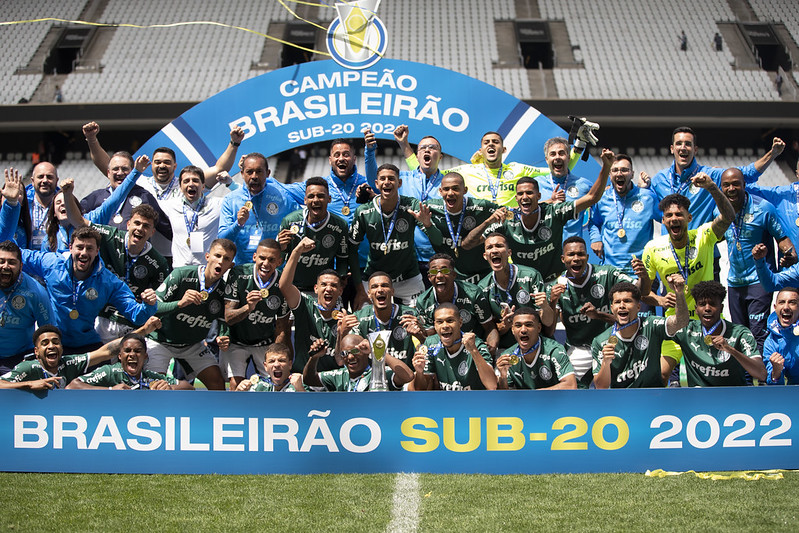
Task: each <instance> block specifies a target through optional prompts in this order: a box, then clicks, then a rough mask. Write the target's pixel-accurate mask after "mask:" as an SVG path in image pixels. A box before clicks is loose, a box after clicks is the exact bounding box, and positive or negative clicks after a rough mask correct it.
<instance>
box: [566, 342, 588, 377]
mask: <svg viewBox="0 0 799 533" xmlns="http://www.w3.org/2000/svg"><path fill="white" fill-rule="evenodd" d="M566 355H568V356H569V360H570V361H571V362H572V366H573V367H574V377H576V378H577V381H579V380H580V378H582V377H583V376H584V375H585V373H586V372H592V370H591V369H592V368H593V365H594V358H593V357H591V348H589V347H587V346H569V347H568V348H567V349H566Z"/></svg>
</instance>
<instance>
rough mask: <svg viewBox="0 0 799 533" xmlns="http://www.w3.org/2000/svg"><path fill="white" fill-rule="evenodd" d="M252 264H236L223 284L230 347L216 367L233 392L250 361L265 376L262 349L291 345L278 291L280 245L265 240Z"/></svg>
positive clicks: (285, 309) (283, 301) (283, 302)
mask: <svg viewBox="0 0 799 533" xmlns="http://www.w3.org/2000/svg"><path fill="white" fill-rule="evenodd" d="M252 261H253V262H252V263H247V264H244V265H236V266H235V267H233V268H232V269H231V271H230V274H229V275H228V279H227V284H226V285H225V324H227V328H225V327H223V335H224V334H225V333H226V331H227V330H228V329H229V331H230V333H229V336H230V347H229V348H228V349H227V350H225V351H223V352H221V353H220V354H219V366H220V367H221V368H222V371H223V372H224V373H226V376H227V378H228V379H229V380H230V390H236V387H237V386H238V384H239V383H240V382H241V381H242V380H243V379H244V377H245V376H246V372H247V363H248V362H249V361H250V360H252V363H253V365H254V366H255V369H256V371H257V373H258V374H261V375H264V376H265V375H266V373H265V372H266V369H265V368H264V360H263V350H264V346H267V345H271V344H273V343H275V342H277V343H279V344H281V345H289V344H290V343H291V325H290V324H289V307H288V304H287V303H286V299H285V298H284V297H283V294H282V293H281V291H280V289H279V288H278V277H279V276H280V273H279V272H278V271H277V267H278V266H280V263H282V258H281V251H280V244H278V242H277V241H276V240H274V239H264V240H263V241H261V242H260V243H258V248H257V249H256V250H255V253H254V254H253V256H252Z"/></svg>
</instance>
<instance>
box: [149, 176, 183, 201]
mask: <svg viewBox="0 0 799 533" xmlns="http://www.w3.org/2000/svg"><path fill="white" fill-rule="evenodd" d="M150 183H151V184H152V186H153V190H154V191H155V197H156V198H158V199H159V200H163V199H164V198H166V197H167V196H169V193H171V192H172V189H174V188H175V185H177V184H178V177H177V176H172V181H170V182H169V185H167V187H166V189H164V190H163V192H158V191H159V190H161V188H160V187H159V186H158V182H157V181H155V176H150Z"/></svg>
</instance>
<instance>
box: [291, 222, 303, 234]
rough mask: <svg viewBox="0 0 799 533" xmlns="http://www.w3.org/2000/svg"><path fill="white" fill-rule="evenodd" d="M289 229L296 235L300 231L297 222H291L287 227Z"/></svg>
mask: <svg viewBox="0 0 799 533" xmlns="http://www.w3.org/2000/svg"><path fill="white" fill-rule="evenodd" d="M289 231H290V232H292V233H293V234H294V235H298V234H299V233H300V226H298V225H297V224H292V225H291V227H290V228H289Z"/></svg>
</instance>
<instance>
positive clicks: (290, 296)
mask: <svg viewBox="0 0 799 533" xmlns="http://www.w3.org/2000/svg"><path fill="white" fill-rule="evenodd" d="M315 247H316V243H315V242H314V240H313V239H311V238H310V237H303V238H302V240H301V241H300V243H299V244H298V245H297V247H296V248H294V249H293V250H292V251H291V255H289V258H288V261H286V266H285V267H284V268H283V273H282V274H281V275H280V282H279V287H280V292H282V293H283V296H284V297H285V298H286V303H287V304H288V306H289V309H291V310H292V312H293V313H294V365H293V366H292V369H293V371H294V372H302V371H303V369H304V368H305V363H306V362H308V357H309V354H310V353H311V352H310V346H311V345H312V343H313V342H314V341H316V340H317V339H322V340H323V341H324V342H325V351H326V353H325V356H324V357H323V358H322V360H321V361H320V362H319V366H320V367H321V369H322V370H332V369H334V368H338V367H340V366H341V365H340V364H339V363H338V362H337V361H336V360H335V348H334V346H335V344H336V335H337V331H338V327H339V322H340V320H341V319H342V318H343V317H344V316H346V311H344V310H343V309H342V306H341V293H342V292H343V290H344V283H343V282H342V280H341V278H340V277H339V275H338V273H337V272H336V271H335V270H331V269H328V270H323V271H322V272H320V273H319V276H318V277H317V278H316V285H314V292H315V294H314V295H313V296H310V295H308V294H303V293H302V292H300V290H299V289H298V288H297V287H296V286H295V285H294V272H295V271H296V270H297V263H299V261H300V257H301V256H302V255H303V254H305V253H308V252H310V251H311V250H313V249H314V248H315Z"/></svg>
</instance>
